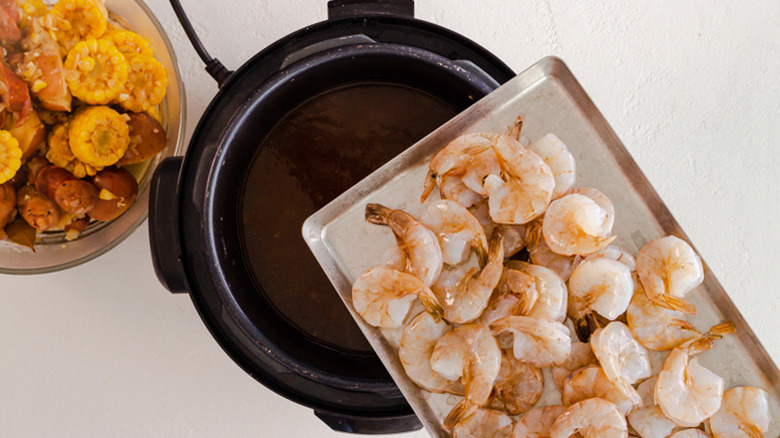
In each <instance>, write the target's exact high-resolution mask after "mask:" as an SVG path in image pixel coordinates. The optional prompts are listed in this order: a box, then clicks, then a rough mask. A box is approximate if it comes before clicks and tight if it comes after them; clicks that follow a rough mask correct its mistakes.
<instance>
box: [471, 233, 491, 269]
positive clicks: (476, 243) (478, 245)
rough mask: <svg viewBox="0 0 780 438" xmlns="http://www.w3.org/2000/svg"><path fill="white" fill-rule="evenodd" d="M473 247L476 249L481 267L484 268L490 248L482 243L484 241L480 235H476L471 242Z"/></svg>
mask: <svg viewBox="0 0 780 438" xmlns="http://www.w3.org/2000/svg"><path fill="white" fill-rule="evenodd" d="M471 247H472V248H473V249H474V252H475V253H477V261H478V262H479V267H480V269H481V268H484V267H485V265H486V264H487V261H488V249H487V248H485V247H484V245H482V242H481V240H480V239H479V238H478V237H475V238H474V240H473V241H472V242H471Z"/></svg>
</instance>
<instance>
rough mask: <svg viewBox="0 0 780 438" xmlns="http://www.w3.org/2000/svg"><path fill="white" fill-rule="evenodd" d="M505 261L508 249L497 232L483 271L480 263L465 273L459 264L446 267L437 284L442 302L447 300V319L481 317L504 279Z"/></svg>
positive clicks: (460, 320) (471, 319) (445, 311)
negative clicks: (451, 268) (480, 268)
mask: <svg viewBox="0 0 780 438" xmlns="http://www.w3.org/2000/svg"><path fill="white" fill-rule="evenodd" d="M503 262H504V249H503V245H502V242H501V235H500V234H499V233H493V235H492V236H491V237H490V249H489V251H488V262H487V264H486V265H485V267H484V268H483V269H482V270H481V271H480V270H479V269H478V268H476V267H475V268H473V269H470V270H469V271H467V272H466V273H465V274H463V275H461V274H460V271H459V270H458V269H457V267H456V268H454V269H453V270H447V271H445V273H444V274H443V275H441V276H440V277H441V278H440V279H439V280H438V281H437V282H436V284H434V286H433V287H434V291H435V293H436V294H437V296H438V297H439V299H440V302H441V303H443V307H444V319H446V320H447V321H449V322H452V323H457V324H463V323H466V322H471V321H473V320H475V319H477V318H479V315H480V314H482V311H483V310H485V307H487V305H488V300H490V296H491V294H492V293H493V289H494V288H495V287H496V285H497V284H498V281H499V280H500V279H501V273H502V272H503V270H504V266H503ZM453 280H455V281H454V282H453Z"/></svg>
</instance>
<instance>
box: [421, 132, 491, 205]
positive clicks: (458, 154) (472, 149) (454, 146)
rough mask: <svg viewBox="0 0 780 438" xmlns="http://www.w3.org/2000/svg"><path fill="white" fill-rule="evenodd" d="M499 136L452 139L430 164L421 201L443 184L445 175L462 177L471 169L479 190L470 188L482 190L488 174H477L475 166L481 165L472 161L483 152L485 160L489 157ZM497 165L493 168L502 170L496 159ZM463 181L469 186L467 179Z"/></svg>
mask: <svg viewBox="0 0 780 438" xmlns="http://www.w3.org/2000/svg"><path fill="white" fill-rule="evenodd" d="M498 137H499V134H493V133H475V134H465V135H461V136H460V137H458V138H456V139H455V140H452V141H451V142H449V143H448V144H447V146H445V147H444V148H442V149H441V150H440V151H439V152H437V153H436V155H434V157H433V159H431V162H430V164H429V165H428V175H427V176H426V177H425V183H424V190H423V194H422V196H421V197H420V202H425V200H426V199H428V196H429V195H430V194H431V192H432V191H433V189H434V188H435V187H436V186H439V187H441V186H442V180H443V178H444V177H446V176H451V177H457V178H459V179H460V178H461V177H463V176H464V175H465V174H466V171H467V170H471V173H470V178H469V180H470V181H478V182H479V187H478V190H473V189H471V188H470V189H471V190H472V191H475V192H476V193H480V192H482V190H481V187H482V180H483V179H484V177H485V176H487V175H477V173H476V170H475V167H480V166H474V165H473V164H472V161H473V160H474V157H475V156H476V155H479V154H481V153H483V152H487V153H486V154H485V155H483V156H482V157H481V158H482V159H483V160H485V159H486V158H487V157H489V156H490V155H489V154H490V153H491V152H492V151H490V148H491V147H492V145H493V143H495V141H496V139H497V138H498ZM482 164H484V163H482ZM496 165H497V167H496V168H495V169H493V170H495V171H497V172H498V171H500V168H499V167H498V161H496ZM487 167H489V166H485V168H487ZM488 171H490V170H488ZM461 181H462V180H461ZM462 182H463V183H464V185H466V186H467V187H468V185H467V184H466V183H465V181H462Z"/></svg>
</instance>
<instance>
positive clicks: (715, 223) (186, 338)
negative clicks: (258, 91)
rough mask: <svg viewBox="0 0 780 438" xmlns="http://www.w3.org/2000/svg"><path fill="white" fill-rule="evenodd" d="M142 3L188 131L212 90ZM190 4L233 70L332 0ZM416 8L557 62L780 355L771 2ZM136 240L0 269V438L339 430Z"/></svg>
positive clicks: (523, 61) (425, 3)
mask: <svg viewBox="0 0 780 438" xmlns="http://www.w3.org/2000/svg"><path fill="white" fill-rule="evenodd" d="M148 3H149V4H150V6H151V8H152V9H153V10H154V11H155V12H156V13H157V14H158V17H159V19H160V21H161V22H162V23H163V24H164V25H165V27H166V29H168V30H169V32H170V36H171V38H172V40H173V43H174V46H175V48H176V52H177V56H178V57H179V60H180V63H181V69H182V72H183V75H184V81H185V85H186V88H187V99H188V109H187V110H188V119H187V125H188V126H187V132H188V134H189V133H191V132H192V129H193V128H194V126H195V124H196V122H197V120H198V118H199V117H200V114H201V113H202V111H203V109H204V108H205V106H206V105H207V104H208V102H209V101H210V100H211V98H212V96H213V95H214V93H215V92H216V87H215V85H214V82H213V81H212V80H211V79H210V78H209V77H208V76H207V75H206V74H205V72H204V71H203V65H202V64H201V62H200V60H199V59H197V57H196V55H195V52H194V51H193V50H192V48H191V47H190V45H189V43H188V42H187V41H186V39H185V37H184V32H183V31H182V30H181V27H180V26H179V25H178V23H177V22H176V20H175V16H174V14H173V11H172V10H171V8H170V6H169V5H168V3H167V2H166V1H165V0H149V1H148ZM183 3H184V4H185V5H184V6H185V9H186V10H187V12H188V13H189V15H190V18H191V19H192V20H193V21H194V23H195V26H196V29H197V31H198V32H199V34H200V36H201V37H202V39H203V40H204V44H205V45H206V47H207V48H208V50H209V51H210V52H211V54H212V55H213V56H216V57H218V58H220V59H221V60H222V61H223V63H224V64H225V65H226V66H227V67H228V68H236V67H238V66H239V65H241V64H242V63H243V62H244V61H245V60H247V59H248V58H249V57H250V56H251V55H253V54H254V53H256V52H257V51H258V50H260V49H262V48H264V47H265V46H267V45H269V44H270V43H272V42H273V41H275V40H277V39H278V38H280V37H282V36H284V35H286V34H287V33H289V32H292V31H294V30H297V29H299V28H301V27H303V26H305V25H307V24H310V23H313V22H316V21H319V20H322V19H325V17H326V8H325V4H326V2H325V0H290V1H285V2H279V1H271V0H266V1H255V0H226V1H224V2H216V3H215V2H213V1H208V2H207V1H200V0H198V1H195V0H185V1H183ZM416 6H417V8H416V9H417V13H416V15H417V17H418V18H422V19H425V20H429V21H433V22H435V23H437V24H440V25H443V26H446V27H448V28H450V29H453V30H455V31H457V32H460V33H462V34H464V35H466V36H468V37H470V38H472V39H473V40H475V41H476V42H478V43H480V44H481V45H483V46H485V47H486V48H487V49H489V50H491V51H493V52H494V53H496V54H497V55H498V56H499V57H500V58H501V59H503V60H504V61H505V62H506V63H507V64H509V65H510V66H511V67H512V68H513V69H515V70H516V71H521V70H523V69H524V68H525V67H527V66H529V65H530V64H532V63H534V62H535V61H537V60H538V59H539V58H541V57H543V56H546V55H557V56H559V57H561V58H562V59H563V60H564V61H565V62H566V63H567V64H568V66H569V68H570V69H571V70H572V71H573V72H574V74H575V75H576V76H577V78H578V80H579V81H580V82H581V83H582V85H583V87H584V88H585V90H586V91H587V92H588V93H589V95H590V97H591V98H592V99H593V101H594V102H595V103H596V105H597V106H598V107H599V108H600V109H601V111H602V112H603V113H604V115H605V117H606V119H607V120H608V121H609V122H610V123H611V124H612V127H613V128H614V129H615V131H616V132H617V134H618V135H619V136H620V138H621V139H622V140H623V142H624V143H625V144H626V146H627V148H628V149H629V151H630V152H631V154H632V155H633V156H634V158H635V159H636V161H637V162H638V163H639V166H640V167H641V168H642V169H643V171H644V172H645V173H646V174H647V176H648V178H649V179H650V181H651V182H652V184H653V185H654V186H655V188H656V190H657V191H658V192H659V193H660V194H661V197H662V198H663V199H664V201H665V202H666V204H667V205H668V206H669V208H670V209H671V211H672V213H673V214H674V215H675V217H676V218H677V220H678V221H679V222H680V223H681V225H682V227H683V228H684V229H685V230H686V232H687V233H688V235H689V236H690V238H691V239H692V241H693V242H694V244H695V245H696V246H697V248H698V250H699V251H700V253H701V255H702V257H703V258H704V259H705V260H706V261H707V262H708V263H709V265H710V267H711V269H712V270H713V271H714V272H715V274H716V275H717V276H718V278H719V279H720V281H721V282H722V283H723V285H724V287H725V289H726V290H727V291H728V292H729V293H730V295H731V297H732V299H733V300H734V301H735V302H736V304H737V306H738V307H739V309H740V310H741V311H742V313H743V315H744V316H745V318H746V319H747V321H748V323H749V324H750V325H752V327H753V328H754V330H755V331H756V333H757V334H758V337H759V338H760V340H761V342H762V343H763V344H764V346H765V347H766V348H767V350H769V352H770V354H771V355H772V356H773V357H774V358H775V360H776V361H778V360H780V334H778V330H777V321H778V317H777V313H778V310H780V293H778V292H780V291H779V290H778V280H777V275H778V274H777V272H778V267H777V264H778V262H780V257H778V244H779V243H780V225H778V217H779V216H780V195H778V189H777V187H776V183H777V179H778V176H779V175H778V173H780V170H779V169H780V141H779V140H780V81H778V75H780V28H778V26H777V23H780V2H777V1H774V0H766V1H759V0H753V1H751V2H709V1H703V0H702V1H687V2H680V1H672V0H666V1H652V2H651V1H640V2H617V1H614V2H599V4H597V2H580V1H576V0H566V1H563V0H561V1H557V2H547V1H541V0H529V1H514V0H503V1H490V2H487V1H484V2H478V1H469V2H465V1H464V2H457V4H456V2H453V1H451V0H418V2H417V5H416ZM187 138H189V136H188V137H187ZM147 239H148V237H147V228H146V226H145V225H144V226H143V227H141V228H140V229H139V230H138V231H137V232H136V233H135V234H133V235H132V236H131V237H130V238H128V239H127V240H126V241H125V242H123V243H122V244H120V245H119V246H118V247H117V248H115V249H114V250H112V251H111V252H109V253H108V254H106V255H104V256H102V257H100V258H98V259H97V260H94V261H92V262H89V263H87V264H85V265H82V266H80V267H77V268H73V269H70V270H68V271H66V272H61V273H55V274H47V275H38V276H33V277H13V276H2V275H0V300H1V301H0V435H3V436H166V437H168V436H275V437H299V436H317V437H327V436H343V435H341V434H336V433H334V432H331V431H329V430H328V429H327V428H326V427H325V426H324V424H322V423H320V422H319V420H317V419H316V418H315V417H314V416H313V415H312V413H311V412H310V411H309V410H308V409H305V408H303V407H300V406H298V405H295V404H293V403H292V402H289V401H287V400H285V399H283V398H281V397H279V396H277V395H275V394H274V393H272V392H271V391H269V390H267V389H265V388H264V387H263V386H261V385H260V384H258V383H257V382H255V381H254V380H253V379H252V378H251V377H249V376H248V375H247V374H245V373H244V372H243V371H242V370H241V369H240V368H239V367H238V366H236V365H235V364H234V363H233V362H232V361H231V360H230V359H229V358H228V356H227V355H225V354H224V353H223V352H222V350H221V349H220V347H219V346H218V345H217V344H216V342H215V341H214V340H213V339H212V338H211V336H210V334H209V333H208V331H207V330H206V328H205V326H204V325H203V324H202V323H201V320H200V318H199V317H198V315H197V313H196V311H195V309H194V307H193V306H192V304H191V302H190V300H189V298H188V297H187V296H186V295H171V294H169V293H167V292H166V291H165V290H164V289H163V288H162V287H161V286H160V285H159V283H158V282H157V279H156V278H155V276H154V272H153V270H152V265H151V259H150V255H149V244H148V240H147ZM404 436H406V437H412V436H425V435H424V433H423V432H417V433H416V434H407V435H404Z"/></svg>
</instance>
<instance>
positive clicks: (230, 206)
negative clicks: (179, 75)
mask: <svg viewBox="0 0 780 438" xmlns="http://www.w3.org/2000/svg"><path fill="white" fill-rule="evenodd" d="M342 12H343V10H342ZM353 12H354V11H353ZM512 76H514V73H513V72H512V71H511V70H510V69H509V68H508V67H506V66H505V65H504V64H503V63H501V62H500V61H499V60H498V59H496V58H495V57H494V56H493V55H491V54H490V53H489V52H487V51H486V50H485V49H483V48H481V47H479V46H478V45H476V44H475V43H473V42H471V41H469V40H467V39H466V38H464V37H462V36H460V35H457V34H455V33H453V32H451V31H448V30H446V29H443V28H441V27H439V26H435V25H433V24H430V23H426V22H423V21H419V20H415V19H413V18H410V17H402V16H395V15H390V14H384V15H383V14H379V15H360V16H352V17H347V18H338V19H331V20H328V21H326V22H322V23H318V24H315V25H312V26H309V27H307V28H305V29H302V30H300V31H298V32H295V33H293V34H291V35H289V36H287V37H285V38H283V39H282V40H280V41H278V42H276V43H274V44H273V45H271V46H270V47H268V48H267V49H265V50H263V51H262V52H260V53H259V54H257V55H256V56H255V57H253V58H252V59H251V60H249V61H248V62H247V63H246V64H245V65H243V66H242V67H241V68H239V69H238V70H236V71H235V72H234V73H232V74H231V75H229V76H227V78H226V80H225V82H224V83H223V84H221V89H220V91H219V92H218V93H217V95H216V97H215V98H214V100H213V101H212V102H211V104H210V105H209V106H208V108H207V109H206V111H205V113H204V114H203V116H202V117H201V119H200V122H199V124H198V125H197V127H196V129H195V131H194V133H193V136H192V139H191V142H190V145H189V148H188V150H187V153H186V156H185V157H183V158H182V157H172V158H169V159H166V160H165V161H164V162H163V163H162V164H161V165H160V167H158V169H157V171H156V174H155V177H154V180H153V188H152V195H151V199H150V215H149V233H150V241H151V247H152V256H153V261H154V266H155V271H156V273H157V275H158V278H159V279H160V281H161V282H162V283H163V285H165V287H166V288H167V289H168V290H170V291H172V292H188V293H189V295H190V297H191V298H192V301H193V303H194V305H195V308H196V309H197V311H198V312H199V314H200V316H201V318H202V319H203V321H204V323H205V324H206V326H207V327H208V329H209V330H210V332H211V333H212V335H213V336H214V338H215V339H216V340H217V342H219V344H220V345H221V346H222V348H223V349H224V350H225V352H227V354H229V355H230V357H231V358H232V359H233V360H234V361H235V362H236V363H237V364H238V365H240V366H241V367H242V368H243V369H244V370H245V371H246V372H247V373H249V374H250V375H252V376H253V377H254V378H255V379H256V380H258V381H259V382H260V383H262V384H263V385H265V386H267V387H268V388H270V389H272V390H273V391H275V392H277V393H278V394H281V395H282V396H284V397H286V398H288V399H290V400H292V401H294V402H296V403H299V404H302V405H304V406H308V407H310V408H312V409H314V411H315V414H316V415H317V416H318V417H319V418H321V419H322V420H323V421H324V422H325V423H326V424H327V425H328V426H330V427H331V428H333V429H335V430H339V431H344V432H358V433H397V432H403V431H409V430H414V429H418V428H420V427H421V425H420V423H419V421H418V420H417V418H416V417H415V415H414V413H413V411H412V410H411V408H410V407H409V405H408V404H407V402H406V401H405V399H404V398H403V396H402V394H401V393H400V391H399V390H398V388H397V387H396V386H395V384H394V383H393V381H392V379H391V378H390V376H389V375H388V374H387V372H386V370H385V369H384V366H383V365H382V364H381V362H380V361H379V359H378V358H377V357H376V356H373V355H368V356H366V355H354V354H349V353H347V352H343V351H338V350H334V349H332V348H326V347H323V346H322V345H320V344H317V343H316V342H312V341H311V340H310V339H308V338H307V337H305V336H302V335H299V334H297V331H296V330H294V329H291V328H290V326H289V323H288V322H287V321H286V320H285V319H284V318H283V317H281V316H280V315H279V314H277V313H276V311H275V310H274V307H273V306H271V305H269V303H268V302H266V301H265V298H264V295H263V293H262V291H258V290H257V289H258V286H257V284H256V283H255V282H253V281H252V279H251V278H250V277H251V276H250V274H249V269H248V262H247V260H246V259H245V255H244V253H243V252H242V251H241V250H240V248H241V238H242V237H241V224H240V223H239V222H240V220H239V216H240V215H239V212H238V206H239V205H240V204H241V199H240V197H241V193H242V192H241V190H239V189H238V188H240V187H242V185H243V183H244V179H245V176H246V174H247V170H248V167H249V165H250V163H251V162H252V159H253V157H254V156H255V154H256V153H257V151H258V145H260V144H261V141H260V140H262V139H263V138H264V137H265V136H266V135H267V134H268V133H269V132H270V131H271V130H272V128H273V127H274V126H275V125H276V123H277V122H278V121H279V120H280V119H281V117H283V116H284V115H285V114H287V113H289V112H290V111H291V110H292V109H294V108H295V107H296V106H298V105H299V104H301V103H302V102H304V101H306V100H307V99H309V98H311V97H312V96H315V95H318V94H321V93H323V92H324V91H327V90H330V89H334V88H336V87H340V86H344V85H348V84H354V83H361V82H379V83H392V84H399V85H403V86H408V87H411V88H414V89H417V90H421V91H424V92H426V93H429V94H430V95H433V96H435V97H437V98H439V99H441V100H442V101H444V102H446V103H447V104H449V105H451V106H452V107H454V108H456V109H458V110H462V109H465V108H466V107H468V106H469V105H471V104H472V103H473V102H475V101H476V100H477V99H479V98H480V97H482V96H484V95H486V94H487V93H489V92H490V91H492V90H493V89H495V88H496V87H497V86H498V85H499V84H500V83H503V82H505V81H506V80H508V79H510V78H511V77H512ZM334 293H335V291H334Z"/></svg>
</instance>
